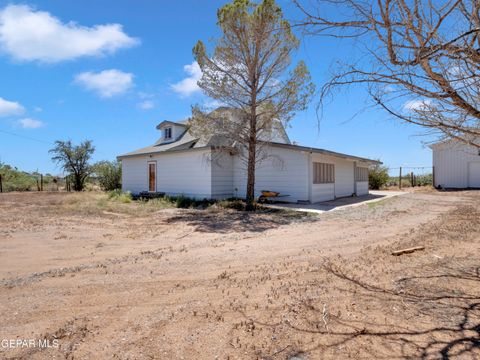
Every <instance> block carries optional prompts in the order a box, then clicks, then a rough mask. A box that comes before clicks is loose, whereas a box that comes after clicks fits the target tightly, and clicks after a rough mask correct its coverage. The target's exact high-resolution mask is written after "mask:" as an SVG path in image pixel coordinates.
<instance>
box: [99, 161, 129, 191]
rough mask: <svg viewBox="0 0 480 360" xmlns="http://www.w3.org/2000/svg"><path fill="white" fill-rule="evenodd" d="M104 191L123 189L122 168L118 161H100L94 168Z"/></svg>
mask: <svg viewBox="0 0 480 360" xmlns="http://www.w3.org/2000/svg"><path fill="white" fill-rule="evenodd" d="M92 172H93V173H94V174H95V176H96V177H97V179H98V182H99V184H100V187H101V188H102V190H105V191H111V190H116V189H120V188H121V187H122V166H121V164H120V162H118V161H99V162H97V163H95V164H94V165H93V167H92Z"/></svg>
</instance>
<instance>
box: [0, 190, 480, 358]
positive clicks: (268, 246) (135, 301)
mask: <svg viewBox="0 0 480 360" xmlns="http://www.w3.org/2000/svg"><path fill="white" fill-rule="evenodd" d="M102 197H103V195H100V194H81V195H70V194H53V193H52V194H46V193H44V194H37V193H31V194H3V195H0V325H1V327H0V340H3V339H48V340H51V341H53V340H54V339H56V340H58V342H59V345H60V346H59V347H58V348H56V347H52V348H48V349H41V348H33V347H24V348H21V347H18V348H15V349H9V348H6V347H3V346H2V347H0V357H1V358H7V359H9V358H12V359H13V358H21V359H46V358H53V357H55V358H57V359H58V358H67V359H106V358H117V359H214V358H218V359H256V358H258V359H285V358H291V357H293V356H297V357H300V358H302V359H319V358H322V359H330V358H331V359H343V358H355V359H356V358H369V359H371V358H393V357H398V358H403V357H405V358H407V357H410V358H425V359H437V358H442V357H443V358H449V357H452V358H454V357H458V358H465V359H474V358H479V357H480V348H479V346H480V345H479V344H480V275H479V271H480V270H479V264H480V235H479V234H480V192H474V191H470V192H468V191H465V192H452V193H437V192H427V193H412V194H408V195H404V196H401V197H394V198H390V199H386V200H384V201H380V202H376V203H372V204H366V205H362V206H359V207H355V208H348V209H345V210H342V211H335V212H332V213H325V214H321V215H318V216H300V217H299V216H297V215H291V214H278V213H274V214H268V213H267V214H259V215H258V214H253V215H252V214H245V213H241V212H235V211H226V210H181V209H164V210H158V211H151V212H148V211H145V210H144V209H141V208H140V207H138V205H137V204H133V203H132V204H125V205H122V206H121V207H119V208H117V207H113V208H112V209H110V208H109V207H108V206H110V205H108V200H105V199H103V198H102ZM105 204H107V205H108V206H107V207H105V206H106V205H105ZM418 244H420V245H424V246H425V247H426V250H425V251H422V252H417V253H414V254H410V255H404V256H400V257H393V256H391V255H390V252H391V250H393V249H398V248H402V247H407V246H411V245H418ZM445 354H446V356H444V355H445Z"/></svg>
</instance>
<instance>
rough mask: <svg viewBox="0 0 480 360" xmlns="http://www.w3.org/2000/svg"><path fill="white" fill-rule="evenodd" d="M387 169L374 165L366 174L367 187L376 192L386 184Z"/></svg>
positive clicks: (387, 177)
mask: <svg viewBox="0 0 480 360" xmlns="http://www.w3.org/2000/svg"><path fill="white" fill-rule="evenodd" d="M388 179H389V176H388V168H387V167H386V166H383V165H381V164H375V165H373V166H371V167H370V169H369V172H368V185H369V187H370V189H372V190H378V189H380V188H382V187H383V186H385V185H386V184H387V182H388Z"/></svg>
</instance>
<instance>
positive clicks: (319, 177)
mask: <svg viewBox="0 0 480 360" xmlns="http://www.w3.org/2000/svg"><path fill="white" fill-rule="evenodd" d="M334 182H335V166H334V165H333V164H326V163H319V162H314V163H313V183H314V184H333V183H334Z"/></svg>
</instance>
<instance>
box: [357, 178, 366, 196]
mask: <svg viewBox="0 0 480 360" xmlns="http://www.w3.org/2000/svg"><path fill="white" fill-rule="evenodd" d="M362 195H368V181H357V196H362Z"/></svg>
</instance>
